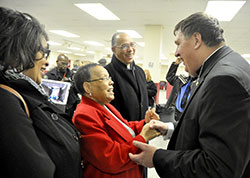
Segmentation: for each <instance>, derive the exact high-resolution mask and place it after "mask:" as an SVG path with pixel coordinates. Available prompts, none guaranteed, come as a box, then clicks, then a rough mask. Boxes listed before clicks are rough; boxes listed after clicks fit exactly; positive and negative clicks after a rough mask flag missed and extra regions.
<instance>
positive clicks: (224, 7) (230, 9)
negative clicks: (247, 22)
mask: <svg viewBox="0 0 250 178" xmlns="http://www.w3.org/2000/svg"><path fill="white" fill-rule="evenodd" d="M245 2H246V1H208V3H207V7H206V13H207V14H209V15H211V16H213V17H215V18H217V19H218V20H219V21H231V20H232V18H233V17H234V16H235V15H236V14H237V13H238V11H239V10H240V8H241V7H242V6H243V5H244V4H245Z"/></svg>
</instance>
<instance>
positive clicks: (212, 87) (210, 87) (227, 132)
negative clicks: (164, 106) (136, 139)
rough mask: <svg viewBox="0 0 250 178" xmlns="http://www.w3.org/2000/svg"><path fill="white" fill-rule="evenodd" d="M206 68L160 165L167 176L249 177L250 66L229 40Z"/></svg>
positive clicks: (157, 158) (157, 157) (160, 154)
mask: <svg viewBox="0 0 250 178" xmlns="http://www.w3.org/2000/svg"><path fill="white" fill-rule="evenodd" d="M200 73H201V75H200V78H199V80H198V79H197V80H198V81H197V82H196V85H195V86H196V88H194V89H192V90H191V96H190V99H189V102H188V103H187V105H186V107H185V109H184V111H183V114H182V115H181V118H180V120H179V123H178V124H177V127H176V128H175V130H174V133H173V135H172V137H171V139H170V142H169V144H168V150H163V149H158V150H157V151H156V152H155V154H154V157H153V162H154V166H155V169H156V171H157V173H158V174H159V176H160V177H167V178H184V177H185V178H191V177H192V178H221V177H223V178H225V177H228V178H229V177H230V178H249V177H250V171H249V169H250V166H249V160H250V142H249V140H250V124H249V123H250V109H249V108H250V66H249V64H248V63H247V61H246V60H245V59H243V58H242V57H241V56H240V55H239V54H237V53H235V52H234V51H232V50H231V49H230V48H229V47H226V46H224V47H222V48H221V49H219V50H218V51H216V52H215V53H214V54H213V55H212V56H211V57H210V58H209V59H208V60H207V61H206V62H205V64H204V67H203V69H200ZM247 165H248V166H247ZM243 175H244V176H243Z"/></svg>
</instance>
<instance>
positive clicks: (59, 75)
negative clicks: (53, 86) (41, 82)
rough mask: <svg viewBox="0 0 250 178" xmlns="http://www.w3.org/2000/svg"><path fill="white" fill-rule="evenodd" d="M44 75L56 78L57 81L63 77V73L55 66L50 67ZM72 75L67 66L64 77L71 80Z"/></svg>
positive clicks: (52, 78)
mask: <svg viewBox="0 0 250 178" xmlns="http://www.w3.org/2000/svg"><path fill="white" fill-rule="evenodd" d="M45 75H46V76H47V78H48V79H51V80H57V81H61V80H62V79H63V77H64V73H61V72H59V71H58V70H57V67H55V68H53V69H51V70H50V71H48V72H47V73H46V74H45ZM72 75H73V73H72V72H71V70H70V69H69V68H67V71H66V74H65V77H66V78H68V80H69V81H71V80H72Z"/></svg>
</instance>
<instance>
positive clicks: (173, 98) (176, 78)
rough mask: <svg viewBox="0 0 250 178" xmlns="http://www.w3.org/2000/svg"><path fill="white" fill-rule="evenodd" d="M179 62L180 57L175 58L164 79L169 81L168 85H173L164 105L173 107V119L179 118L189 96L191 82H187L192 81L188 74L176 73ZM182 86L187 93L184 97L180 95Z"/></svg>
mask: <svg viewBox="0 0 250 178" xmlns="http://www.w3.org/2000/svg"><path fill="white" fill-rule="evenodd" d="M181 62H182V60H181V58H177V59H176V60H175V62H173V63H172V64H171V66H170V68H169V70H168V73H167V75H166V80H167V81H168V82H169V84H170V85H172V86H173V88H172V91H171V93H170V95H169V98H168V101H167V103H166V106H165V107H166V108H169V107H174V108H175V120H176V121H178V120H179V118H180V116H181V113H182V112H183V110H184V107H185V105H186V104H187V102H188V99H189V98H190V91H191V90H190V89H191V84H190V83H189V82H191V81H192V78H191V77H190V76H189V77H185V76H183V75H176V72H177V69H178V67H179V65H180V64H181ZM186 85H188V86H186ZM182 87H185V89H186V92H187V95H185V96H186V98H185V97H183V95H181V94H184V93H181V89H182ZM179 101H180V102H179Z"/></svg>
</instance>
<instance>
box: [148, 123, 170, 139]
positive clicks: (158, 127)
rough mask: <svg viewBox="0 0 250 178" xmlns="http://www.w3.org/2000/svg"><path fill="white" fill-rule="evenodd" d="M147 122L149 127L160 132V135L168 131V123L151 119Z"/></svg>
mask: <svg viewBox="0 0 250 178" xmlns="http://www.w3.org/2000/svg"><path fill="white" fill-rule="evenodd" d="M149 124H150V128H151V129H156V130H157V131H159V132H160V133H161V135H166V134H167V132H168V125H167V124H166V123H164V122H161V121H158V120H151V121H150V122H149Z"/></svg>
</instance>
